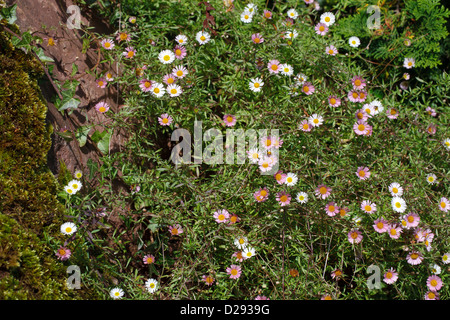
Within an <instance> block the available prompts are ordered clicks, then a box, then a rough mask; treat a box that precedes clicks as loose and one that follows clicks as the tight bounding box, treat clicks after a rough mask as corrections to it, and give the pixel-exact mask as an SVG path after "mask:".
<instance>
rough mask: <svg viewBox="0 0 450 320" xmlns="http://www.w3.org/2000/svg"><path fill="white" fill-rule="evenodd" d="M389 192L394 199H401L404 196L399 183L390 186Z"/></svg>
mask: <svg viewBox="0 0 450 320" xmlns="http://www.w3.org/2000/svg"><path fill="white" fill-rule="evenodd" d="M389 192H390V193H391V195H392V196H393V197H401V196H402V195H403V188H402V187H401V186H400V184H399V183H397V182H393V183H391V184H390V185H389Z"/></svg>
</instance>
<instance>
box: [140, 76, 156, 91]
mask: <svg viewBox="0 0 450 320" xmlns="http://www.w3.org/2000/svg"><path fill="white" fill-rule="evenodd" d="M152 85H153V82H152V81H151V80H148V79H142V80H140V81H139V88H141V90H142V91H143V92H149V91H150V90H151V89H152Z"/></svg>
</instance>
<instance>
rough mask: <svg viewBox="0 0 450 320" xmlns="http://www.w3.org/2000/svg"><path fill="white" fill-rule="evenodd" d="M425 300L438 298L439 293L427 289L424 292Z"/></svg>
mask: <svg viewBox="0 0 450 320" xmlns="http://www.w3.org/2000/svg"><path fill="white" fill-rule="evenodd" d="M424 298H425V300H439V293H437V292H436V291H434V292H433V291H428V292H427V293H425V297H424Z"/></svg>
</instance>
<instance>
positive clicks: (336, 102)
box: [328, 96, 341, 108]
mask: <svg viewBox="0 0 450 320" xmlns="http://www.w3.org/2000/svg"><path fill="white" fill-rule="evenodd" d="M328 104H329V105H330V107H334V108H336V107H339V106H340V105H341V99H339V98H338V97H337V96H329V97H328Z"/></svg>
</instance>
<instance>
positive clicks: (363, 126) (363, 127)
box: [358, 124, 366, 131]
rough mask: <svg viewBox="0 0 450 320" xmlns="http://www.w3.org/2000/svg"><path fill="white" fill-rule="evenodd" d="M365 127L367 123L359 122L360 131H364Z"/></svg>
mask: <svg viewBox="0 0 450 320" xmlns="http://www.w3.org/2000/svg"><path fill="white" fill-rule="evenodd" d="M364 129H366V126H365V125H363V124H359V125H358V130H359V131H364Z"/></svg>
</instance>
